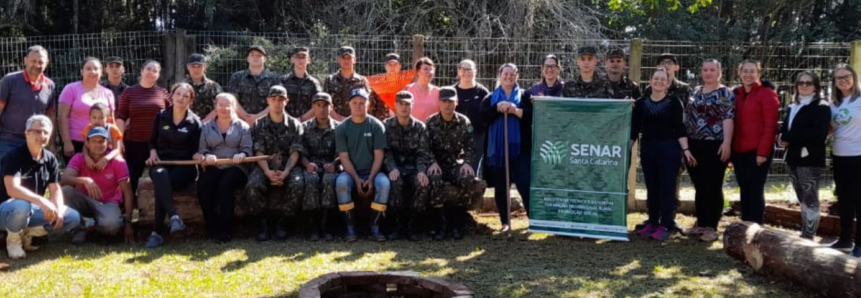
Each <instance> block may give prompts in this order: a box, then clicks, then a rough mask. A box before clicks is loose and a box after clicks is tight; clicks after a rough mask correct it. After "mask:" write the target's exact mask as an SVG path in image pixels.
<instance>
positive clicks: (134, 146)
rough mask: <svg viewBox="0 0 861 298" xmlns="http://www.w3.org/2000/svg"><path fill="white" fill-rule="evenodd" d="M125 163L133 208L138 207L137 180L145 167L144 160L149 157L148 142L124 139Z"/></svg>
mask: <svg viewBox="0 0 861 298" xmlns="http://www.w3.org/2000/svg"><path fill="white" fill-rule="evenodd" d="M123 146H125V149H126V163H127V164H128V167H129V179H131V185H132V195H133V196H134V198H135V200H134V208H138V195H137V193H138V180H140V179H141V176H143V172H144V169H146V160H147V159H148V158H149V144H148V143H145V142H132V141H125V142H123Z"/></svg>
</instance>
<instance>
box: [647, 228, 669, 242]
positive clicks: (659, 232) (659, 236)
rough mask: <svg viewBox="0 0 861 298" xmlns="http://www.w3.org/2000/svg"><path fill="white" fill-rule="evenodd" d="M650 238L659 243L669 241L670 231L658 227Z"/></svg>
mask: <svg viewBox="0 0 861 298" xmlns="http://www.w3.org/2000/svg"><path fill="white" fill-rule="evenodd" d="M649 237H651V238H652V239H655V240H659V241H663V240H667V238H670V230H667V228H666V227H663V226H661V227H657V228H656V229H655V232H654V233H652V235H650V236H649Z"/></svg>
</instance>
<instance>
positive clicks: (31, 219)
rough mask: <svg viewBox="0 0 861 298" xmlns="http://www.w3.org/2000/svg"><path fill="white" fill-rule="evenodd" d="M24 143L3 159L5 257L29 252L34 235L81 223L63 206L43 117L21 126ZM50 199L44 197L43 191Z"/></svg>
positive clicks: (0, 214)
mask: <svg viewBox="0 0 861 298" xmlns="http://www.w3.org/2000/svg"><path fill="white" fill-rule="evenodd" d="M25 127H26V130H25V131H24V132H25V137H26V143H25V144H24V145H21V146H19V147H17V148H15V149H12V151H9V153H8V154H6V156H5V157H4V158H3V167H2V170H0V171H2V175H3V183H0V202H2V203H0V229H2V230H6V232H7V235H6V253H7V254H9V258H12V259H21V258H24V257H26V256H27V254H26V253H25V252H24V250H28V251H33V250H36V249H38V247H34V246H31V245H30V244H31V240H32V239H33V237H34V236H45V235H47V234H48V233H49V232H69V231H71V230H72V229H74V228H76V227H77V226H78V224H79V223H80V221H81V217H80V215H79V214H78V211H75V209H72V208H68V207H66V204H65V203H64V202H63V192H62V191H61V190H60V184H59V183H58V182H59V180H60V163H59V162H58V161H57V157H56V156H54V154H53V153H51V152H50V151H48V150H45V145H47V144H48V142H49V140H50V138H49V137H50V136H51V130H52V129H53V126H52V124H51V120H49V119H48V117H45V116H44V115H36V116H32V117H30V119H28V120H27V123H26V125H25ZM46 188H47V189H48V191H49V192H50V196H49V197H48V198H45V189H46Z"/></svg>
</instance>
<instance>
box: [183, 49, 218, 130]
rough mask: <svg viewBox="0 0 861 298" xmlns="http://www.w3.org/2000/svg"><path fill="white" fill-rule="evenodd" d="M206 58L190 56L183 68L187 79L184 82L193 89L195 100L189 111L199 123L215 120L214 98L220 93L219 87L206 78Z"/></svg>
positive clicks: (200, 55)
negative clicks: (197, 117) (195, 115)
mask: <svg viewBox="0 0 861 298" xmlns="http://www.w3.org/2000/svg"><path fill="white" fill-rule="evenodd" d="M206 60H207V58H206V56H204V55H203V54H197V53H194V54H191V55H189V56H188V63H187V64H186V65H185V68H186V69H187V70H188V77H186V78H185V82H186V83H188V84H189V85H191V86H192V87H194V93H195V94H196V95H195V100H194V103H192V104H191V110H192V111H193V112H194V113H195V114H197V115H199V116H200V117H202V118H201V120H200V121H201V122H207V121H210V120H212V119H215V96H216V95H218V94H219V93H221V92H222V89H221V85H219V84H218V83H216V82H215V81H213V80H210V79H209V78H207V77H206Z"/></svg>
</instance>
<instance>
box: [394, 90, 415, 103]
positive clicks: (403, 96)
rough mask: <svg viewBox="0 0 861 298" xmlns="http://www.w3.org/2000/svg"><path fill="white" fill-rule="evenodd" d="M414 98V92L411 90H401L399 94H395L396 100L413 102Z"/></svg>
mask: <svg viewBox="0 0 861 298" xmlns="http://www.w3.org/2000/svg"><path fill="white" fill-rule="evenodd" d="M413 100H414V98H413V94H412V93H410V92H409V91H399V92H398V94H397V95H395V102H401V101H403V102H409V103H412V102H413Z"/></svg>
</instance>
